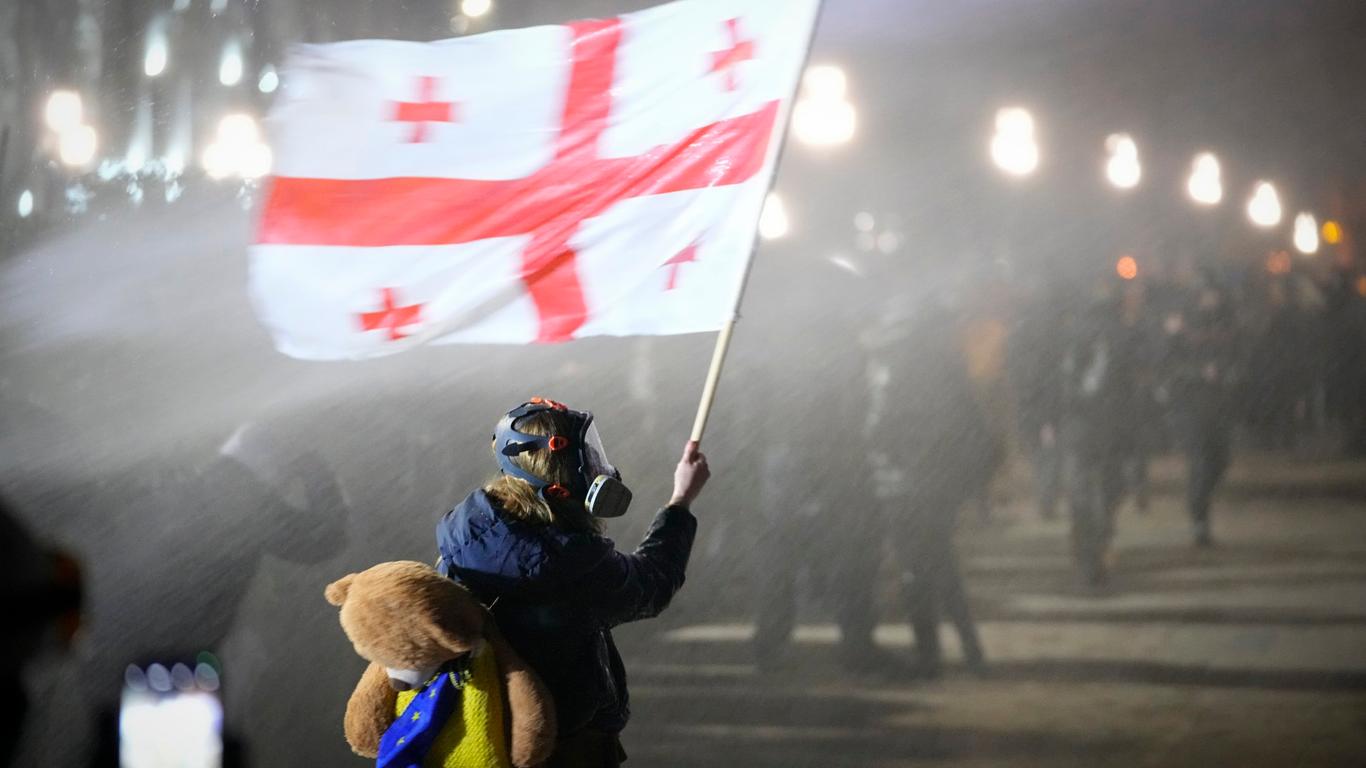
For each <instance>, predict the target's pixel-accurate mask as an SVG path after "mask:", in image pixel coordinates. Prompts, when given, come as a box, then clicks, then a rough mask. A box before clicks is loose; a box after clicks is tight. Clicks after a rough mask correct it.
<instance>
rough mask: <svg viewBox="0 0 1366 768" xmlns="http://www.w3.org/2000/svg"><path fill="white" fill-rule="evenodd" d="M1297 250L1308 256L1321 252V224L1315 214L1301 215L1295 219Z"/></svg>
mask: <svg viewBox="0 0 1366 768" xmlns="http://www.w3.org/2000/svg"><path fill="white" fill-rule="evenodd" d="M1294 241H1295V249H1296V250H1298V251H1299V252H1300V253H1303V254H1304V255H1306V256H1312V255H1314V254H1316V253H1318V252H1319V224H1318V222H1317V221H1314V214H1312V213H1307V212H1306V213H1301V214H1299V215H1298V216H1296V217H1295V235H1294Z"/></svg>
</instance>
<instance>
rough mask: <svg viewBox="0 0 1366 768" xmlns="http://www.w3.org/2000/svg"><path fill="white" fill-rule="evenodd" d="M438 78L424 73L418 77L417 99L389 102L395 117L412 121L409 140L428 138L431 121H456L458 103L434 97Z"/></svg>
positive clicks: (401, 121) (401, 120)
mask: <svg viewBox="0 0 1366 768" xmlns="http://www.w3.org/2000/svg"><path fill="white" fill-rule="evenodd" d="M436 81H437V78H435V77H432V76H431V75H423V76H422V77H419V78H418V79H417V101H392V102H389V103H390V104H392V105H393V107H394V117H393V118H392V119H394V120H397V121H398V122H400V123H412V124H413V132H412V133H411V134H409V135H408V142H409V143H412V144H417V143H420V142H424V141H426V140H427V125H428V124H429V123H454V122H455V121H456V113H455V108H456V103H455V102H453V101H435V100H434V99H433V98H432V97H433V96H435V95H436Z"/></svg>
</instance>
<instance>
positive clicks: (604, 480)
mask: <svg viewBox="0 0 1366 768" xmlns="http://www.w3.org/2000/svg"><path fill="white" fill-rule="evenodd" d="M493 452H494V456H495V458H496V459H497V462H498V466H499V470H500V474H499V475H498V476H497V477H496V478H495V479H494V480H493V481H491V482H490V483H489V484H488V485H486V486H485V487H484V488H482V489H480V490H478V491H475V492H474V493H472V494H470V495H469V496H468V497H466V499H465V500H464V501H462V502H461V503H460V504H459V505H458V506H456V508H455V509H453V510H452V511H450V512H449V513H447V514H446V516H445V517H444V518H442V520H441V522H440V524H439V525H438V526H437V544H438V549H439V550H440V552H441V559H440V560H439V561H438V570H439V571H441V572H442V573H443V574H445V575H447V576H450V577H451V578H454V579H456V580H457V581H459V582H460V583H461V584H463V585H464V586H465V587H467V588H468V589H469V590H470V591H471V592H473V593H474V595H475V596H476V597H477V598H478V599H479V601H480V602H482V603H484V604H485V605H487V606H489V607H490V611H491V612H492V614H493V617H494V619H495V620H496V621H497V622H498V627H499V629H500V630H501V631H502V633H503V634H504V636H505V637H506V638H507V640H508V642H509V643H510V644H511V645H512V647H513V648H514V649H516V650H517V652H518V654H520V655H521V656H522V658H524V659H526V661H527V663H528V664H529V665H531V667H532V668H533V669H535V670H536V673H537V674H538V675H539V676H540V677H541V679H542V680H543V681H545V684H546V687H547V688H548V689H549V690H550V693H551V696H552V697H553V698H554V700H555V706H556V722H557V723H558V724H559V739H560V741H559V746H558V747H557V748H556V752H555V754H554V756H553V757H552V758H551V762H550V765H552V766H580V765H582V766H602V765H617V764H618V763H619V762H620V761H621V760H622V759H624V758H625V753H624V751H623V750H622V748H621V742H620V739H619V736H618V734H620V732H621V730H622V728H624V727H625V726H626V720H627V717H628V715H629V710H628V697H627V689H626V671H625V667H624V665H623V664H622V661H621V655H620V654H619V653H618V652H617V649H616V645H615V643H614V642H613V640H612V627H614V626H616V625H618V624H622V623H625V622H628V621H636V620H639V619H646V618H651V617H653V616H656V615H658V614H659V613H660V612H661V611H663V610H664V608H665V607H666V606H668V604H669V602H670V600H672V599H673V596H674V594H675V593H676V592H677V591H678V590H679V588H681V587H682V586H683V580H684V574H685V571H686V570H687V566H688V556H689V554H690V553H691V551H692V544H693V539H694V537H695V535H696V532H697V520H696V518H694V517H693V515H692V512H690V511H689V509H690V507H691V506H692V503H693V500H694V499H696V498H697V495H698V493H700V492H701V490H702V487H703V486H704V485H706V482H707V479H708V478H709V477H710V475H711V472H710V469H709V468H708V466H707V459H706V457H705V456H704V455H702V453H701V452H700V451H699V450H698V448H697V443H696V442H691V441H690V442H689V443H688V444H687V446H686V447H685V448H684V451H683V458H682V459H680V460H679V462H678V466H677V468H676V469H675V471H674V491H673V496H672V497H671V498H670V500H669V503H668V504H667V505H665V506H664V507H663V508H662V509H660V510H659V512H658V513H657V514H656V515H655V519H654V523H653V524H652V525H651V526H650V529H649V531H648V532H647V533H646V534H645V538H644V540H643V541H642V542H641V544H640V546H639V547H637V548H636V550H635V552H634V553H632V554H623V553H621V552H618V551H617V550H616V548H615V546H614V545H613V543H612V541H611V540H610V539H607V538H605V537H603V536H602V535H601V533H600V532H601V530H602V520H603V519H606V518H611V517H617V516H620V515H621V514H623V513H624V512H625V511H626V506H627V505H628V504H629V503H630V492H629V491H627V490H626V487H625V486H624V485H623V484H622V483H621V474H620V472H618V471H617V469H616V468H615V467H614V466H613V465H612V464H611V462H609V461H608V459H607V455H606V451H605V449H604V447H603V444H602V440H601V438H600V437H599V436H598V432H597V426H596V424H595V423H594V421H593V415H592V414H591V413H586V412H582V411H575V410H572V409H570V408H568V407H567V406H565V405H563V404H561V403H557V402H554V401H551V400H546V399H543V398H539V397H537V398H533V399H532V400H531V401H529V402H527V403H524V404H522V405H521V406H518V407H517V408H514V409H513V410H511V411H509V412H508V413H507V414H506V415H504V416H503V418H502V419H501V420H499V422H498V425H497V431H496V433H495V436H494V444H493Z"/></svg>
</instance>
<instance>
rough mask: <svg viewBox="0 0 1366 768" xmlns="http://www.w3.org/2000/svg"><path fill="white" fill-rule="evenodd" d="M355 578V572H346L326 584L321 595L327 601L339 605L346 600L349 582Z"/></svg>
mask: <svg viewBox="0 0 1366 768" xmlns="http://www.w3.org/2000/svg"><path fill="white" fill-rule="evenodd" d="M355 580H356V574H354V573H348V574H346V575H345V576H343V577H341V578H340V579H337V580H336V581H334V582H332V583H331V584H328V585H327V589H326V590H324V591H323V596H324V597H326V598H327V602H329V603H331V604H333V605H335V606H338V607H340V606H341V605H342V604H343V603H345V602H346V594H347V593H348V592H350V591H351V582H353V581H355Z"/></svg>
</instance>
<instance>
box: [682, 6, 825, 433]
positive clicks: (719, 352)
mask: <svg viewBox="0 0 1366 768" xmlns="http://www.w3.org/2000/svg"><path fill="white" fill-rule="evenodd" d="M824 7H825V0H818V2H817V3H816V12H815V13H813V14H812V15H811V31H810V32H809V33H808V34H807V37H806V54H805V55H804V56H802V67H801V70H800V71H798V73H797V83H796V85H795V86H793V88H792V95H791V98H789V99H788V101H787V104H786V105H784V107H783V110H784V114H783V119H782V125H783V130H782V134H781V136H780V138H779V141H778V148H777V155H776V156H775V157H774V158H773V174H772V175H771V176H769V178H768V189H767V190H765V191H764V201H765V202H767V201H768V195H769V193H771V192H772V191H773V185H774V183H775V182H776V181H777V179H778V166H779V165H780V164H781V162H782V159H783V151H784V150H785V149H786V145H787V133H788V128H789V127H790V126H791V123H792V107H793V105H795V104H796V102H797V94H798V93H800V92H801V87H802V74H803V73H805V72H806V65H807V64H808V63H810V61H811V47H812V45H813V43H815V40H816V27H817V26H819V25H820V20H821V10H822V9H823V8H824ZM762 210H763V209H762V208H760V216H762ZM758 250H759V228H758V226H756V227H755V228H754V240H753V241H752V242H751V243H750V246H749V255H748V256H746V257H745V269H744V271H743V272H742V273H741V274H740V286H739V288H738V289H737V290H736V291H735V305H734V306H733V307H732V308H731V313H730V319H729V320H727V321H726V324H725V325H723V326H721V330H720V331H719V332H718V333H717V334H716V348H715V349H714V350H712V353H711V368H709V369H708V370H707V379H706V381H705V382H704V383H703V384H702V401H701V402H700V403H698V404H697V417H696V418H695V419H693V423H692V437H691V438H689V439H691V440H695V441H697V442H699V443H700V442H701V441H702V434H703V433H704V432H706V431H707V418H708V417H710V416H711V406H712V403H713V402H714V401H715V400H716V387H717V384H718V383H719V382H720V381H721V367H722V366H723V365H725V362H726V352H727V351H729V350H730V337H731V334H732V333H733V332H734V331H735V323H736V321H738V320H739V319H740V303H741V302H742V301H743V300H744V298H745V285H746V284H748V283H749V273H750V269H751V268H752V267H753V266H754V254H755V252H756V251H758Z"/></svg>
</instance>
